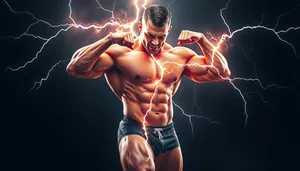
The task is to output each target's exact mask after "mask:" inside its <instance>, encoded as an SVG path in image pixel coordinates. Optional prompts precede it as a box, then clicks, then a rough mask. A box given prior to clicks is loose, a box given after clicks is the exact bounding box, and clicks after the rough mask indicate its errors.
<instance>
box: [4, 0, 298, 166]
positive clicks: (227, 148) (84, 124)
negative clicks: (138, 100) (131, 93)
mask: <svg viewBox="0 0 300 171" xmlns="http://www.w3.org/2000/svg"><path fill="white" fill-rule="evenodd" d="M129 2H131V1H130V0H115V4H116V6H115V11H118V12H119V11H121V9H122V10H124V11H127V12H128V16H129V17H132V16H133V7H132V6H131V5H130V4H129ZM156 2H157V3H161V4H164V5H167V4H168V3H169V2H170V1H156ZM226 2H227V1H226V0H201V1H200V0H191V1H184V0H177V1H175V2H174V3H172V4H171V6H170V8H169V9H170V10H171V12H172V13H173V23H172V25H173V30H172V31H171V33H170V36H169V37H168V42H169V43H170V44H171V45H176V39H177V37H178V35H179V34H180V31H181V30H183V29H189V30H193V31H198V32H203V33H205V34H206V35H207V36H208V34H207V32H211V33H212V34H213V35H215V36H220V35H221V34H222V33H228V32H227V28H226V26H225V24H224V23H223V21H222V19H221V17H220V9H221V8H223V7H225V4H226ZM8 3H9V4H10V5H11V6H12V7H13V9H14V10H16V11H29V12H31V13H33V14H34V15H35V16H36V17H38V18H40V19H43V20H46V21H49V22H50V23H52V24H61V23H63V22H65V23H66V22H68V23H70V20H69V19H67V17H68V13H69V11H68V1H67V0H51V1H38V0H31V1H29V0H23V1H17V0H8ZM100 3H101V4H102V5H103V6H104V7H106V8H108V9H112V6H113V1H108V0H105V1H100ZM298 3H299V2H297V1H291V0H284V1H274V0H232V2H231V3H230V4H229V8H228V10H225V11H224V17H225V18H226V21H227V23H228V24H229V25H230V27H231V30H235V29H239V28H241V27H243V26H245V25H258V24H259V23H260V22H261V19H262V16H263V14H264V22H263V23H262V25H264V26H267V27H270V28H273V27H274V26H275V24H276V21H277V17H278V16H279V15H281V14H283V13H286V12H288V11H290V10H291V9H293V8H294V7H296V6H297V5H298ZM0 6H1V10H0V11H1V16H0V19H1V27H0V29H1V30H0V32H1V37H2V39H1V41H0V42H1V45H0V49H1V66H0V69H1V70H2V71H1V72H0V73H1V75H2V76H1V97H2V102H1V106H2V107H1V112H0V113H1V115H0V116H1V119H0V122H1V127H2V128H1V142H2V144H3V145H2V149H1V154H2V155H3V157H2V162H3V164H1V166H2V167H4V169H3V170H20V169H22V170H27V169H28V170H32V171H33V170H39V171H40V170H89V171H93V170H121V165H120V162H119V155H118V149H117V139H116V138H117V136H116V135H117V129H118V124H119V121H120V120H121V119H122V117H123V116H122V110H123V109H122V103H121V102H120V101H119V100H118V98H117V97H115V95H114V94H113V93H112V91H111V90H110V88H109V86H108V85H107V83H106V81H105V78H104V77H100V78H99V79H95V80H85V79H76V78H72V77H71V76H69V75H68V74H67V73H66V71H65V68H66V66H67V63H68V62H69V60H70V58H71V56H72V54H73V53H74V52H75V51H76V50H77V49H78V48H80V47H82V46H84V45H87V44H89V43H92V42H94V41H96V40H98V39H101V37H103V34H104V33H105V32H102V33H103V34H102V33H99V34H95V32H94V30H93V29H90V30H82V29H75V28H72V29H70V30H69V31H68V32H63V33H61V34H60V35H59V36H58V37H57V38H55V39H53V40H52V41H50V42H49V43H48V44H47V45H46V46H45V48H44V50H43V51H42V52H41V53H40V54H39V56H38V59H37V60H35V61H34V62H33V63H32V64H29V65H28V66H27V67H26V68H25V69H21V70H19V71H18V72H12V71H7V70H6V71H5V68H6V67H13V68H16V67H18V66H20V65H23V64H24V63H25V62H26V61H28V60H30V59H32V58H33V57H34V56H35V54H36V52H37V51H39V49H40V48H41V46H42V44H43V43H44V41H42V40H38V39H34V38H32V37H23V38H21V39H20V40H14V39H3V38H4V37H7V36H19V35H20V34H21V33H23V32H24V31H25V30H26V28H27V27H28V26H29V25H30V24H31V23H33V22H34V20H33V19H32V17H30V16H29V15H26V14H13V13H12V12H10V11H9V8H8V7H7V6H6V4H5V3H4V1H1V2H0ZM72 7H73V8H72V9H73V14H74V15H73V17H74V18H75V19H76V21H78V22H80V23H94V22H98V23H103V22H104V21H105V20H106V19H108V18H109V16H110V14H109V13H107V12H103V11H101V10H100V9H97V4H96V2H95V1H93V0H85V1H83V0H73V2H72ZM299 15H300V7H299V8H297V9H296V10H294V11H293V12H291V13H290V14H288V15H285V16H283V17H282V18H281V20H280V22H279V25H278V27H277V30H280V29H287V28H288V27H292V26H295V27H297V26H300V20H299ZM58 30H59V29H57V28H49V27H48V26H47V25H45V24H38V25H36V26H34V27H32V29H30V31H29V33H34V34H36V35H40V36H44V37H50V36H52V35H54V34H55V33H56V32H57V31H58ZM299 34H300V31H299V30H297V31H290V32H288V33H287V34H281V35H282V38H284V39H286V40H288V41H289V42H291V43H293V45H294V46H295V49H296V51H297V52H298V53H299V54H300V41H299V38H300V37H299ZM227 44H228V49H227V50H223V54H224V56H225V57H226V58H227V60H228V63H229V66H230V69H231V72H232V75H231V78H234V77H245V78H256V77H258V78H259V79H260V80H261V82H262V84H264V85H265V86H266V85H268V84H273V83H276V84H278V85H280V86H289V88H284V89H280V88H276V87H270V88H268V89H263V88H261V87H260V86H259V84H258V82H246V81H234V83H235V85H236V86H237V87H238V88H239V89H240V90H241V91H242V92H243V95H244V96H245V99H246V101H247V112H248V115H249V118H248V123H247V125H246V127H245V126H244V123H245V114H244V102H243V100H242V98H241V96H240V95H239V93H238V92H237V91H236V90H235V89H234V88H233V87H232V85H231V84H229V82H227V81H226V82H221V83H205V84H196V83H193V82H192V81H190V80H188V79H187V78H186V77H183V81H182V83H181V86H180V88H179V90H178V92H177V94H176V95H175V96H174V102H175V103H176V104H178V105H180V106H181V107H182V108H183V109H184V111H185V112H186V113H187V114H190V115H198V116H207V117H208V118H210V119H211V120H213V121H218V122H219V123H220V124H210V123H209V122H208V121H207V120H205V119H197V118H193V119H192V123H193V128H194V135H193V133H192V129H191V125H190V123H189V119H188V118H187V117H186V116H184V115H182V113H181V111H180V110H179V109H178V108H177V107H175V106H174V111H175V114H174V123H175V127H176V130H177V134H178V137H179V139H180V142H181V148H182V152H183V157H184V170H186V171H195V170H197V171H198V170H199V171H205V170H209V171H214V170H218V171H220V170H224V171H240V170H243V171H252V170H256V171H265V170H290V171H292V170H299V169H300V167H299V161H300V158H299V153H300V147H299V119H300V117H299V114H300V110H299V102H300V100H299V91H298V89H299V88H300V84H299V83H300V82H299V71H298V70H299V65H300V58H299V57H297V56H295V54H294V52H293V50H292V48H291V47H290V46H289V45H287V44H285V43H283V42H281V41H279V40H278V38H277V37H276V36H275V35H274V33H272V32H270V31H266V30H263V29H257V30H252V31H251V30H247V31H244V32H240V33H238V34H236V35H235V36H234V37H233V38H232V39H230V41H228V42H227ZM189 47H191V48H192V49H194V50H195V51H196V52H198V53H201V51H200V49H199V48H198V47H197V46H194V45H192V46H189ZM248 51H249V53H247V56H246V55H245V53H244V52H248ZM59 60H65V62H63V63H61V64H59V65H58V66H57V67H55V69H54V70H53V71H52V72H51V73H50V75H49V78H48V80H47V81H44V82H43V84H42V86H41V88H40V89H37V90H33V91H31V92H29V93H27V91H28V90H29V89H30V88H31V87H32V86H33V85H34V81H39V80H40V79H41V78H45V77H46V75H47V72H48V70H49V69H50V68H51V67H52V66H53V65H54V64H55V63H56V62H58V61H59ZM254 68H255V69H256V72H255V70H254ZM197 106H198V107H197ZM1 170H2V169H1Z"/></svg>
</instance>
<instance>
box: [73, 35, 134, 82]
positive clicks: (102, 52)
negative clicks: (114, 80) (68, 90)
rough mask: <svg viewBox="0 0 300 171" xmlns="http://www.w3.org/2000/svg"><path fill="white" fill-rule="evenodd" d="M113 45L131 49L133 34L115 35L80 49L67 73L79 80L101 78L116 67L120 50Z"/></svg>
mask: <svg viewBox="0 0 300 171" xmlns="http://www.w3.org/2000/svg"><path fill="white" fill-rule="evenodd" d="M113 43H117V44H119V45H122V46H128V47H130V46H131V45H132V44H133V39H132V34H131V33H129V32H126V33H113V34H110V35H108V36H106V37H104V38H103V39H101V40H98V41H97V42H95V43H93V44H91V45H88V46H85V47H82V48H80V49H78V50H77V51H76V52H75V53H74V55H73V57H72V59H71V61H70V63H69V64H68V66H67V72H68V73H69V74H70V75H72V76H74V77H77V78H98V77H100V76H101V75H102V74H103V73H104V72H106V71H107V70H109V69H110V68H111V67H113V66H114V65H115V64H114V60H113V57H114V56H115V54H118V52H119V51H120V50H118V49H120V48H117V47H114V46H111V45H112V44H113Z"/></svg>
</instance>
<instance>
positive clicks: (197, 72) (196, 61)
mask: <svg viewBox="0 0 300 171" xmlns="http://www.w3.org/2000/svg"><path fill="white" fill-rule="evenodd" d="M208 67H209V66H208V65H207V64H206V62H205V57H204V56H199V55H195V56H193V57H191V58H190V59H189V60H188V61H187V62H186V64H185V68H184V74H185V75H187V76H188V77H193V76H201V75H205V74H206V73H207V72H208Z"/></svg>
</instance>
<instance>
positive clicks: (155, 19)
mask: <svg viewBox="0 0 300 171" xmlns="http://www.w3.org/2000/svg"><path fill="white" fill-rule="evenodd" d="M171 18H172V15H171V12H170V11H169V10H168V9H167V8H166V7H164V6H162V5H151V6H149V7H148V8H146V10H145V11H144V13H143V19H144V20H145V23H147V21H148V20H149V19H150V20H151V21H152V23H153V25H155V26H156V27H162V26H164V25H165V24H168V25H170V24H171Z"/></svg>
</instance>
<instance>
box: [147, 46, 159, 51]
mask: <svg viewBox="0 0 300 171" xmlns="http://www.w3.org/2000/svg"><path fill="white" fill-rule="evenodd" d="M158 48H159V46H149V49H150V50H151V51H157V50H158Z"/></svg>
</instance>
